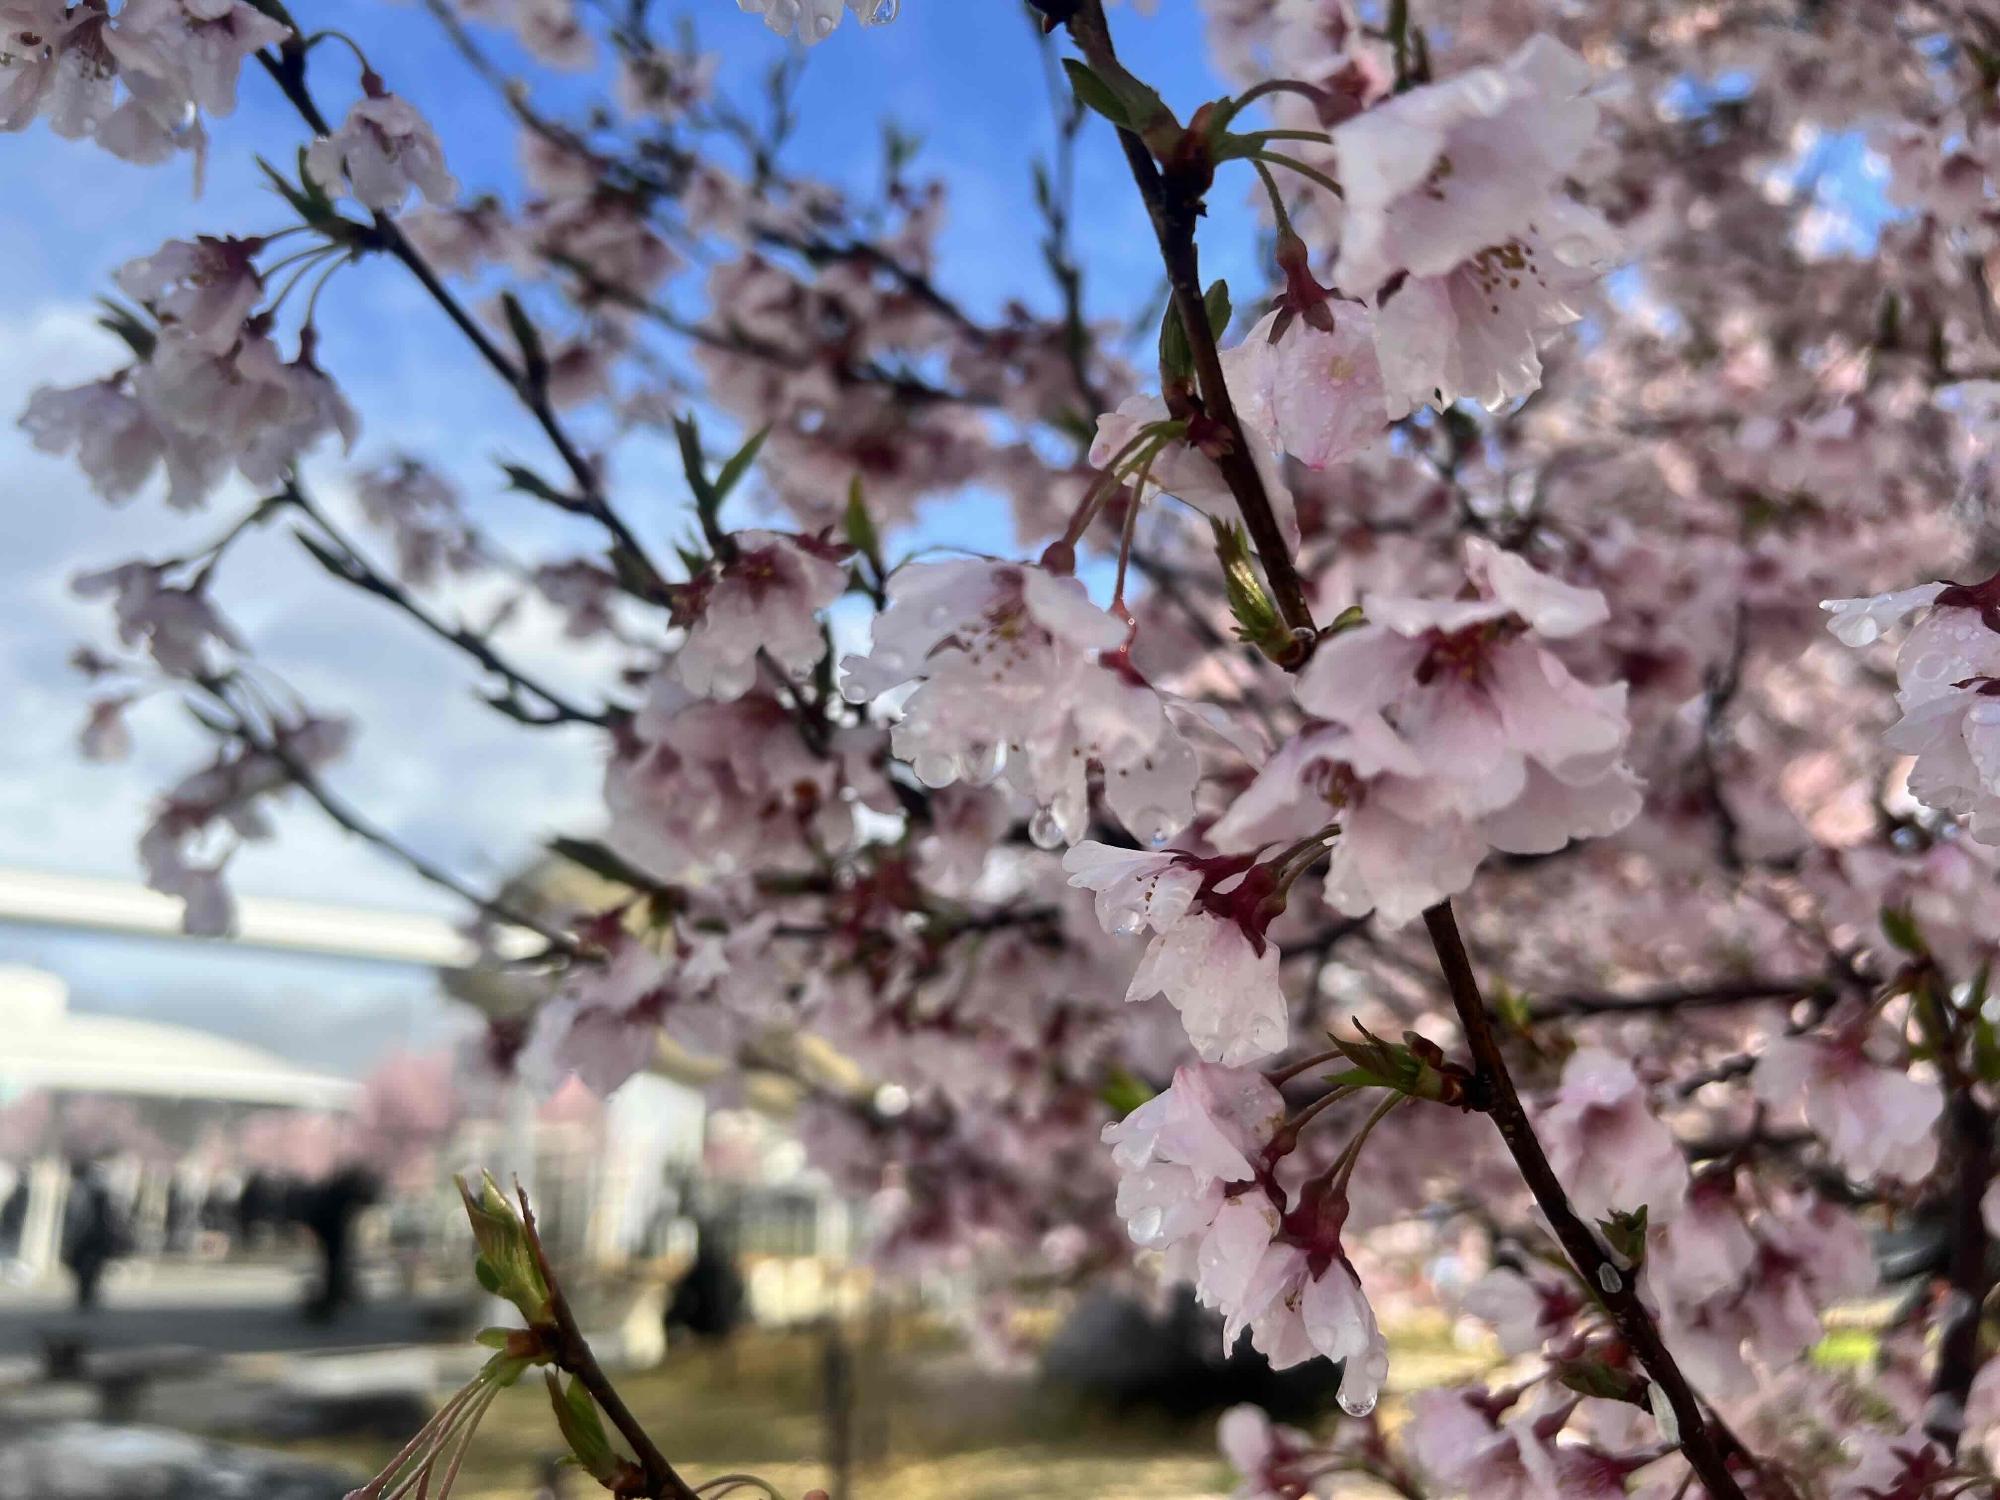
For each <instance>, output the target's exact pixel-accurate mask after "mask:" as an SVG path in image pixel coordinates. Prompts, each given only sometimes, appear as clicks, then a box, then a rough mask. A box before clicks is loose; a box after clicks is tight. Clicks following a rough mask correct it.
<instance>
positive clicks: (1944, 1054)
mask: <svg viewBox="0 0 2000 1500" xmlns="http://www.w3.org/2000/svg"><path fill="white" fill-rule="evenodd" d="M1915 1001H1916V1012H1917V1020H1918V1023H1919V1024H1920V1025H1921V1026H1922V1028H1923V1030H1924V1032H1925V1034H1926V1036H1927V1038H1928V1039H1929V1041H1930V1043H1931V1045H1932V1047H1933V1049H1934V1050H1935V1051H1936V1053H1937V1056H1938V1062H1939V1070H1940V1071H1941V1072H1942V1073H1943V1075H1944V1080H1943V1081H1944V1088H1945V1117H1944V1134H1945V1145H1946V1148H1947V1150H1948V1151H1949V1152H1950V1160H1951V1163H1952V1168H1953V1171H1952V1193H1951V1204H1950V1235H1949V1238H1948V1240H1947V1242H1946V1246H1947V1248H1946V1261H1945V1275H1946V1277H1947V1279H1948V1280H1949V1282H1950V1286H1951V1290H1950V1291H1949V1293H1948V1294H1947V1295H1946V1299H1945V1305H1944V1310H1943V1312H1942V1314H1941V1315H1940V1317H1939V1319H1938V1324H1939V1327H1938V1356H1937V1368H1936V1369H1935V1370H1934V1371H1933V1372H1932V1375H1931V1397H1932V1400H1931V1407H1930V1421H1929V1423H1928V1424H1927V1430H1928V1431H1929V1433H1930V1435H1931V1436H1932V1437H1933V1438H1935V1439H1936V1440H1937V1441H1938V1442H1939V1443H1941V1444H1942V1445H1943V1446H1944V1448H1945V1449H1946V1451H1948V1452H1952V1453H1956V1452H1957V1451H1958V1440H1959V1435H1960V1433H1961V1431H1962V1429H1963V1428H1964V1426H1965V1401H1966V1397H1967V1395H1968V1394H1969V1393H1970V1392H1971V1390H1972V1380H1973V1377H1974V1376H1975V1375H1977V1374H1978V1373H1979V1364H1980V1359H1979V1328H1980V1322H1981V1314H1982V1311H1983V1309H1984V1308H1985V1306H1986V1299H1987V1298H1988V1297H1989V1296H1991V1295H1992V1292H1993V1285H1994V1282H1993V1269H1992V1261H1993V1245H1992V1237H1991V1236H1990V1235H1989V1234H1988V1233H1987V1232H1986V1215H1985V1212H1984V1200H1985V1197H1986V1189H1987V1187H1988V1186H1989V1185H1990V1184H1991V1182H1992V1181H1993V1169H1994V1160H1993V1126H1994V1122H1993V1116H1992V1114H1991V1112H1990V1111H1988V1110H1987V1109H1986V1107H1985V1106H1984V1105H1982V1104H1981V1103H1980V1102H1979V1098H1978V1096H1977V1094H1976V1093H1975V1092H1974V1089H1973V1080H1972V1079H1971V1078H1970V1077H1968V1076H1967V1075H1966V1071H1965V1068H1964V1067H1963V1065H1962V1064H1961V1062H1960V1052H1959V1048H1960V1043H1961V1037H1960V1031H1959V1028H1958V1027H1957V1026H1956V1025H1955V1024H1954V1021H1955V1016H1954V1013H1953V1012H1952V1010H1951V1009H1950V1008H1949V1002H1947V1001H1946V1000H1944V999H1943V998H1942V997H1941V996H1940V995H1939V994H1938V993H1937V990H1936V988H1935V987H1934V986H1933V985H1931V984H1930V983H1929V982H1928V981H1927V982H1925V983H1924V984H1923V985H1921V986H1920V988H1919V990H1918V993H1917V994H1916V996H1915Z"/></svg>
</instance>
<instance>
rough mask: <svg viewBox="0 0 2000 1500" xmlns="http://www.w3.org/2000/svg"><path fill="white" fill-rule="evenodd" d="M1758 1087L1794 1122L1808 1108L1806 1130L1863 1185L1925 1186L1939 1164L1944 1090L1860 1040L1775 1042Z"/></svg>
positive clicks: (1768, 1103)
mask: <svg viewBox="0 0 2000 1500" xmlns="http://www.w3.org/2000/svg"><path fill="white" fill-rule="evenodd" d="M1752 1082H1753V1083H1754V1084H1755V1086H1756V1090H1757V1098H1758V1100H1759V1101H1760V1102H1761V1103H1762V1104H1763V1105H1764V1106H1765V1108H1767V1109H1771V1110H1776V1111H1780V1112H1782V1113H1784V1114H1786V1115H1790V1114H1793V1113H1795V1112H1796V1111H1798V1110H1799V1108H1800V1107H1801V1106H1803V1108H1804V1113H1805V1120H1806V1124H1807V1125H1808V1126H1810V1127H1811V1129H1812V1131H1813V1133H1814V1134H1815V1135H1817V1136H1818V1137H1819V1138H1820V1139H1821V1140H1822V1141H1824V1142H1825V1143H1826V1147H1827V1150H1828V1152H1829V1153H1831V1155H1832V1157H1833V1160H1834V1162H1835V1164H1836V1165H1837V1166H1839V1168H1840V1169H1841V1170H1842V1171H1843V1172H1845V1173H1847V1174H1848V1175H1849V1176H1850V1177H1852V1178H1854V1179H1855V1180H1857V1181H1860V1182H1870V1181H1873V1180H1874V1179H1876V1178H1878V1177H1893V1178H1896V1179H1898V1180H1900V1181H1903V1182H1918V1181H1921V1180H1922V1179H1923V1178H1924V1177H1926V1176H1928V1175H1929V1173H1930V1170H1931V1166H1932V1164H1933V1163H1934V1162H1935V1161H1936V1159H1937V1121H1938V1115H1939V1113H1940V1112H1941V1111H1942V1110H1943V1107H1944V1101H1943V1096H1942V1095H1941V1094H1940V1093H1939V1092H1938V1090H1937V1087H1936V1086H1935V1085H1934V1084H1928V1083H1924V1082H1921V1081H1919V1080H1918V1079H1915V1078H1912V1077H1910V1076H1909V1075H1908V1074H1907V1073H1905V1072H1902V1071H1901V1070H1900V1069H1895V1068H1888V1067H1883V1066H1881V1065H1880V1064H1878V1063H1876V1062H1874V1061H1872V1060H1871V1059H1870V1058H1869V1057H1868V1055H1867V1053H1866V1052H1865V1051H1864V1050H1863V1048H1862V1047H1861V1046H1860V1044H1859V1043H1858V1041H1852V1040H1846V1039H1839V1038H1836V1039H1820V1038H1809V1037H1777V1038H1774V1039H1773V1040H1772V1041H1771V1042H1770V1043H1769V1044H1768V1045H1767V1046H1766V1047H1765V1049H1764V1055H1763V1056H1762V1057H1761V1058H1759V1059H1758V1061H1757V1071H1756V1073H1755V1074H1754V1075H1753V1077H1752Z"/></svg>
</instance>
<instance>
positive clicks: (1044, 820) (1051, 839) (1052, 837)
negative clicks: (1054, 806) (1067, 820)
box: [1028, 807, 1063, 849]
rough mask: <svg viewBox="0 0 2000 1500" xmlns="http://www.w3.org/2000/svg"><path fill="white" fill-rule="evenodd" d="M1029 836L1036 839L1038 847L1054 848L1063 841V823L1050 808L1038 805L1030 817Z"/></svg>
mask: <svg viewBox="0 0 2000 1500" xmlns="http://www.w3.org/2000/svg"><path fill="white" fill-rule="evenodd" d="M1028 837H1029V838H1031V839H1033V840H1034V841H1035V847H1036V848H1037V849H1053V848H1055V846H1056V845H1058V844H1060V843H1062V842H1063V831H1062V824H1061V823H1059V822H1057V821H1056V815H1055V814H1054V813H1053V812H1051V811H1050V810H1049V809H1048V808H1046V807H1038V808H1036V809H1035V815H1034V816H1033V817H1032V818H1030V819H1028Z"/></svg>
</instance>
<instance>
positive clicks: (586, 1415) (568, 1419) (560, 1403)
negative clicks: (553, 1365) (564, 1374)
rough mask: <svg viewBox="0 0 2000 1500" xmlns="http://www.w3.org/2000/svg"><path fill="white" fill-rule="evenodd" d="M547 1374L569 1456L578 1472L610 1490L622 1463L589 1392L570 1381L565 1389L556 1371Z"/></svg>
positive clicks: (551, 1399) (550, 1400) (551, 1398)
mask: <svg viewBox="0 0 2000 1500" xmlns="http://www.w3.org/2000/svg"><path fill="white" fill-rule="evenodd" d="M544 1374H545V1378H546V1379H547V1381H548V1386H549V1405H550V1406H551V1407H553V1408H554V1409H555V1414H556V1426H557V1427H559V1428H561V1429H562V1435H563V1441H564V1442H566V1443H568V1444H569V1451H570V1455H571V1456H572V1457H573V1458H575V1460H576V1462H577V1467H578V1468H580V1469H582V1470H583V1471H584V1472H585V1473H586V1474H588V1475H590V1477H591V1478H593V1479H595V1480H597V1481H598V1483H600V1484H604V1485H607V1486H608V1485H609V1484H610V1482H611V1480H612V1479H613V1478H614V1477H615V1476H616V1474H617V1472H618V1469H619V1467H620V1465H621V1463H622V1460H621V1459H620V1458H619V1456H618V1454H617V1452H616V1451H615V1450H614V1449H613V1448H612V1446H611V1437H610V1435H609V1434H608V1433H606V1432H605V1430H604V1422H603V1419H602V1418H600V1417H599V1416H598V1414H597V1403H596V1402H595V1401H593V1400H591V1399H590V1392H589V1391H587V1390H585V1389H584V1388H583V1385H582V1383H581V1382H580V1381H577V1380H571V1381H570V1382H569V1385H568V1387H567V1389H565V1388H564V1386H563V1383H562V1381H561V1379H560V1378H558V1376H557V1375H556V1372H555V1371H554V1370H548V1371H545V1372H544Z"/></svg>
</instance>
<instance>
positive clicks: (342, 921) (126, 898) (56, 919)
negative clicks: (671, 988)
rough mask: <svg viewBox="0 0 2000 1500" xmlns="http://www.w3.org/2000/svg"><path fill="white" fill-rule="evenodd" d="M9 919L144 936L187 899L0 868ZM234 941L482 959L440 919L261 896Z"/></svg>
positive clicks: (397, 959) (249, 902) (510, 937)
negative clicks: (181, 899) (180, 900)
mask: <svg viewBox="0 0 2000 1500" xmlns="http://www.w3.org/2000/svg"><path fill="white" fill-rule="evenodd" d="M10 922H23V923H30V924H33V925H35V926H48V927H71V928H81V929H83V930H85V931H91V932H115V933H125V934H129V935H132V936H138V937H168V938H180V937H182V936H183V934H182V932H181V903H180V902H179V901H176V900H174V899H172V898H171V897H168V896H162V895H160V894H159V893H158V892H157V891H149V890H147V889H146V888H145V887H143V886H138V885H134V884H132V883H131V882H129V881H123V880H100V879H95V878H93V877H90V876H85V875H54V874H50V873H48V872H46V871H43V870H20V869H5V868H0V923H10ZM230 941H231V943H233V944H234V945H235V946H237V947H241V948H265V949H270V950H274V951H277V952H289V953H321V954H328V955H331V956H333V957H337V958H359V959H372V960H375V961H378V962H384V963H401V964H417V965H421V966H424V967H428V968H440V969H456V968H463V967H465V966H467V965H469V964H472V963H474V962H476V961H477V960H478V959H479V957H480V953H479V950H478V949H477V948H476V947H475V946H474V944H473V943H472V941H471V939H469V938H468V937H467V936H466V935H465V934H464V933H463V932H462V931H460V930H459V929H458V928H457V927H456V926H454V925H453V924H452V923H451V922H448V921H446V920H445V919H444V918H442V917H433V916H423V915H419V914H416V913H413V912H397V911H376V910H371V909H369V908H366V907H352V906H329V905H325V904H321V903H317V902H310V901H278V900H273V899H270V898H267V897H258V896H246V897H244V898H242V899H241V900H240V901H238V902H237V913H236V932H235V934H234V935H233V937H232V938H231V939H230ZM494 944H495V948H496V950H497V951H498V953H499V954H500V956H501V957H503V958H518V957H522V956H524V955H526V954H529V953H532V952H535V951H536V950H537V948H538V947H539V946H540V944H539V942H538V941H537V939H536V937H535V935H534V934H533V933H531V932H525V931H522V930H520V929H518V928H511V927H510V928H505V929H503V930H501V931H500V932H498V933H496V934H495V935H494Z"/></svg>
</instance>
